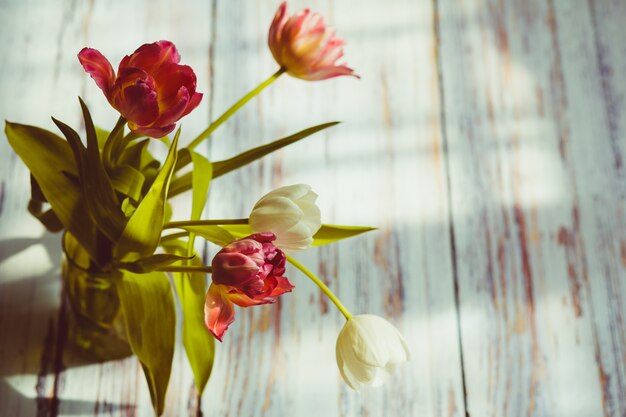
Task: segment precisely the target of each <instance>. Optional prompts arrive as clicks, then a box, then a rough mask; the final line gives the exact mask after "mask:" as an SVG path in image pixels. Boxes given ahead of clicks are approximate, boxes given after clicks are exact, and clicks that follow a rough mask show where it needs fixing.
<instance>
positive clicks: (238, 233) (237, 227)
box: [207, 224, 254, 243]
mask: <svg viewBox="0 0 626 417" xmlns="http://www.w3.org/2000/svg"><path fill="white" fill-rule="evenodd" d="M216 227H219V228H221V229H223V230H225V231H227V232H228V233H229V234H230V235H231V236H232V237H233V240H235V239H241V238H242V237H246V236H250V235H251V234H253V233H254V231H253V230H252V229H251V228H250V225H249V224H223V225H220V226H216ZM207 240H208V239H207ZM227 243H230V242H227Z"/></svg>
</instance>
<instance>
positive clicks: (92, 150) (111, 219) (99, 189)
mask: <svg viewBox="0 0 626 417" xmlns="http://www.w3.org/2000/svg"><path fill="white" fill-rule="evenodd" d="M81 106H82V107H83V115H84V117H85V127H86V129H87V148H85V146H84V145H83V143H82V142H81V140H80V137H79V136H78V133H76V131H74V130H73V129H72V128H71V127H69V126H68V125H66V124H65V123H63V122H61V121H60V120H57V119H55V118H52V120H53V121H54V123H55V124H56V125H57V126H58V128H59V129H60V130H61V132H63V135H64V136H65V137H66V139H67V141H68V142H69V144H70V146H71V148H72V151H73V152H74V159H75V160H76V165H77V166H78V171H79V180H80V185H81V189H82V197H83V198H84V200H85V203H86V204H87V208H88V212H89V214H90V215H91V219H92V220H93V222H94V223H95V225H96V227H97V228H98V230H100V231H101V232H102V233H103V234H104V235H105V236H106V237H107V238H108V239H109V241H110V242H116V241H117V239H118V238H119V236H120V234H121V233H122V230H123V229H124V225H125V222H126V219H125V217H124V213H122V211H121V209H120V208H119V201H118V200H117V197H116V195H115V191H114V190H113V186H112V185H111V181H110V180H109V177H108V175H107V173H106V171H105V170H104V167H103V166H102V162H101V161H100V154H99V151H98V143H97V137H96V133H95V129H94V126H93V123H92V122H91V116H90V115H89V111H88V110H87V108H86V107H85V106H84V103H83V102H82V100H81ZM106 251H107V252H108V250H106ZM101 252H103V251H101Z"/></svg>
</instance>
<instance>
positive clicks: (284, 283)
mask: <svg viewBox="0 0 626 417" xmlns="http://www.w3.org/2000/svg"><path fill="white" fill-rule="evenodd" d="M276 281H277V284H276V287H275V288H274V289H273V290H272V292H271V294H270V295H269V296H270V297H278V296H279V295H282V294H284V293H286V292H291V291H292V290H293V289H294V288H296V287H295V285H293V284H292V283H291V282H290V281H289V279H288V278H287V277H276Z"/></svg>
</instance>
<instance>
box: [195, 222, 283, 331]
mask: <svg viewBox="0 0 626 417" xmlns="http://www.w3.org/2000/svg"><path fill="white" fill-rule="evenodd" d="M275 239H276V236H275V235H274V233H271V232H265V233H255V234H253V235H250V236H248V237H246V238H243V239H240V240H236V241H234V242H232V243H230V244H228V245H226V246H225V247H224V248H223V249H222V250H220V251H219V252H218V253H217V255H215V257H214V258H213V261H212V262H211V266H212V268H213V273H212V279H213V282H212V283H211V286H210V287H209V291H208V293H207V296H206V302H205V305H204V319H205V323H206V326H207V328H208V329H209V331H210V332H211V333H212V334H213V335H214V336H215V337H216V338H217V339H218V340H219V341H220V342H221V341H222V337H223V335H224V333H225V332H226V329H228V326H229V325H230V324H231V323H232V322H233V321H234V320H235V308H234V305H235V304H236V305H238V306H239V307H250V306H254V305H260V304H268V303H273V302H275V301H276V297H278V296H279V295H281V294H284V293H286V292H290V291H291V290H292V289H293V288H294V286H293V285H292V284H291V282H289V279H287V278H286V277H284V276H283V274H284V273H285V260H286V256H285V253H284V252H283V251H282V250H280V249H278V248H277V247H276V246H274V244H273V243H272V242H273V241H274V240H275Z"/></svg>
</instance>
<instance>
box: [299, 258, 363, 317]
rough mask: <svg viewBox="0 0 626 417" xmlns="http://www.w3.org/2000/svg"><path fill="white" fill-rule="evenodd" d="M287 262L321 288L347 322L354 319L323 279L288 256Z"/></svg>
mask: <svg viewBox="0 0 626 417" xmlns="http://www.w3.org/2000/svg"><path fill="white" fill-rule="evenodd" d="M287 260H288V261H289V263H291V264H292V265H293V266H295V267H296V268H298V269H299V270H300V271H302V272H303V273H304V275H306V276H307V277H309V278H310V279H311V281H313V282H314V283H315V285H317V286H318V287H320V290H322V292H323V293H324V294H326V296H327V297H328V298H330V301H332V302H333V303H334V304H335V305H336V306H337V308H338V309H339V311H341V314H343V316H344V317H345V318H346V320H350V317H352V314H350V312H349V311H348V309H347V308H346V307H345V306H344V305H343V304H342V303H341V301H339V298H337V296H336V295H335V294H333V292H332V291H331V290H330V288H328V286H326V284H324V283H323V282H322V280H321V279H319V278H318V277H317V276H315V274H314V273H313V272H311V271H310V270H309V269H308V268H307V267H306V266H304V265H302V264H301V263H300V262H298V261H296V260H295V259H294V258H292V257H291V256H289V255H287Z"/></svg>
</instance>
